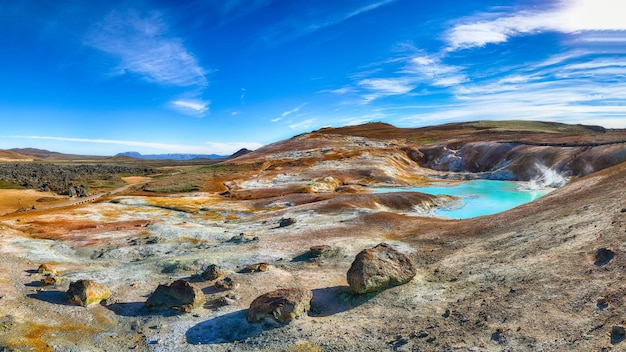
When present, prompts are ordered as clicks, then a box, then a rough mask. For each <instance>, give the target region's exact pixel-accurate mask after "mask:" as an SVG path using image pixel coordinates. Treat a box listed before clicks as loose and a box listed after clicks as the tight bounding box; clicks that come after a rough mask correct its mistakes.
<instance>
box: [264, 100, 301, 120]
mask: <svg viewBox="0 0 626 352" xmlns="http://www.w3.org/2000/svg"><path fill="white" fill-rule="evenodd" d="M306 105H307V103H302V104H300V105H298V106H296V107H295V108H293V109H291V110H287V111H285V112H283V113H281V114H280V116H279V117H276V118H273V119H271V120H270V121H272V122H278V121H280V120H282V119H284V118H286V117H288V116H289V115H292V114H295V113H297V112H298V111H300V109H302V108H303V107H305V106H306Z"/></svg>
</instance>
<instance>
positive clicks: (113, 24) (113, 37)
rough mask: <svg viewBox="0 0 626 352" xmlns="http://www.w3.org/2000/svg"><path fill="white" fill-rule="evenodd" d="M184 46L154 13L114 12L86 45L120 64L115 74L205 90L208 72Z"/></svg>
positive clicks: (99, 26)
mask: <svg viewBox="0 0 626 352" xmlns="http://www.w3.org/2000/svg"><path fill="white" fill-rule="evenodd" d="M183 43H184V42H183V40H182V39H180V38H177V37H175V36H172V35H171V34H170V33H169V29H168V26H167V25H166V23H165V22H164V20H163V19H162V16H161V15H160V14H158V13H154V12H152V13H149V14H139V13H137V12H134V11H124V12H118V11H113V12H111V13H110V14H109V15H108V16H106V18H105V19H104V20H102V21H101V22H100V23H98V24H96V25H95V28H94V30H93V31H91V32H90V34H89V35H88V36H87V38H86V44H87V45H89V46H91V47H93V48H96V49H98V50H101V51H103V52H105V53H107V54H109V55H111V56H113V57H115V58H117V59H118V60H119V61H120V63H119V66H118V67H117V70H116V74H119V75H121V74H125V73H133V74H137V75H139V76H140V77H142V78H143V79H144V80H146V81H148V82H153V83H159V84H163V85H172V86H180V87H189V86H195V87H206V86H207V84H208V81H207V79H206V75H207V73H208V71H207V70H206V69H204V68H203V67H202V66H201V65H200V64H199V63H198V60H197V58H196V57H195V56H194V55H193V53H191V52H190V51H189V50H188V49H187V48H185V46H184V44H183Z"/></svg>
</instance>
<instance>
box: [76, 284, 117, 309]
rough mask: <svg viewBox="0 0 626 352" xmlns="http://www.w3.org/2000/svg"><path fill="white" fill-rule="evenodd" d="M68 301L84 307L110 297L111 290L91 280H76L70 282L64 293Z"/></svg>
mask: <svg viewBox="0 0 626 352" xmlns="http://www.w3.org/2000/svg"><path fill="white" fill-rule="evenodd" d="M65 295H66V296H67V300H68V301H69V302H70V303H73V304H77V305H80V306H83V307H86V306H88V305H90V304H93V303H99V302H101V301H103V300H106V299H109V298H110V297H111V291H109V288H108V287H106V286H105V285H103V284H100V283H97V282H95V281H92V280H78V281H75V282H71V283H70V288H69V290H67V292H66V293H65Z"/></svg>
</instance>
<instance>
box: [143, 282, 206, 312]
mask: <svg viewBox="0 0 626 352" xmlns="http://www.w3.org/2000/svg"><path fill="white" fill-rule="evenodd" d="M203 303H204V293H202V290H201V289H199V288H197V287H195V286H193V285H192V284H190V283H189V281H187V280H182V279H180V280H176V281H174V282H173V283H172V284H170V285H169V286H168V285H159V286H158V287H157V289H156V290H155V291H154V292H153V293H152V295H150V297H148V300H147V301H146V303H145V304H144V305H145V307H146V308H148V310H154V309H158V308H162V307H168V308H171V309H173V310H175V311H179V312H184V313H189V312H191V310H192V309H194V308H196V307H199V306H201V305H202V304H203Z"/></svg>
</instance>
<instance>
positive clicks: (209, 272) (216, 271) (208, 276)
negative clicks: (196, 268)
mask: <svg viewBox="0 0 626 352" xmlns="http://www.w3.org/2000/svg"><path fill="white" fill-rule="evenodd" d="M220 276H222V271H221V270H220V267H219V266H217V264H211V265H209V266H208V267H207V268H206V269H205V270H204V271H203V272H202V274H200V277H201V278H202V279H204V280H207V281H213V280H216V279H217V278H218V277H220Z"/></svg>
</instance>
